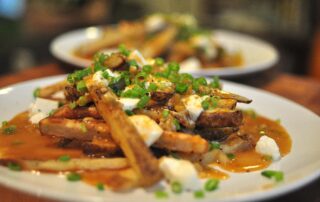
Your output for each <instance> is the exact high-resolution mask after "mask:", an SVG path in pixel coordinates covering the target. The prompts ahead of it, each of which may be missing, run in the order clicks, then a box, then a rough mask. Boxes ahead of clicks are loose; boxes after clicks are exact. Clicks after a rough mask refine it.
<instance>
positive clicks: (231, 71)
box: [49, 24, 280, 78]
mask: <svg viewBox="0 0 320 202" xmlns="http://www.w3.org/2000/svg"><path fill="white" fill-rule="evenodd" d="M107 26H116V24H109V25H98V26H89V27H83V28H79V29H74V30H70V31H67V32H65V33H62V34H60V35H58V36H56V37H55V38H53V40H52V41H51V42H50V45H49V51H50V53H51V54H52V55H53V56H54V57H55V58H56V59H58V60H61V61H63V62H66V63H68V64H71V65H74V66H76V67H78V68H85V67H87V66H88V65H90V62H89V61H90V60H87V59H83V58H81V57H77V56H75V55H73V54H72V53H70V50H69V52H67V51H65V52H64V51H60V50H59V49H58V47H57V46H58V45H59V44H60V43H62V42H63V41H64V40H65V38H68V37H72V36H73V37H74V36H76V35H79V36H80V35H83V33H84V32H85V30H87V29H92V28H93V29H96V30H97V31H98V32H100V31H101V29H102V28H103V27H107ZM211 32H212V33H213V34H214V33H218V34H219V33H220V34H227V35H237V36H239V37H241V38H244V39H247V40H251V41H254V42H256V43H257V44H259V45H262V46H264V47H265V48H267V49H269V50H270V51H271V52H272V53H273V56H274V57H273V58H272V59H271V60H269V61H266V62H264V63H260V64H252V65H249V66H248V65H247V66H243V67H232V66H230V67H228V68H216V69H214V68H213V69H205V68H202V69H199V70H193V71H186V72H187V73H190V74H195V75H202V76H211V75H217V76H221V77H225V78H230V77H238V76H242V75H247V74H252V73H258V72H261V71H265V70H267V69H269V68H271V67H273V66H274V65H275V64H277V63H278V62H279V59H280V56H279V51H278V50H277V49H276V47H275V46H274V45H272V44H271V43H269V42H268V41H266V40H263V39H261V38H258V37H256V36H252V35H249V34H245V33H242V32H236V31H232V30H227V29H211ZM70 49H72V50H74V48H72V47H70Z"/></svg>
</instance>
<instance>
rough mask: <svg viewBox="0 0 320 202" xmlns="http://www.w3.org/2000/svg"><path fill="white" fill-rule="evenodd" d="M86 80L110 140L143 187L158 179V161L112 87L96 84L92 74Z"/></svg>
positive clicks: (159, 176)
mask: <svg viewBox="0 0 320 202" xmlns="http://www.w3.org/2000/svg"><path fill="white" fill-rule="evenodd" d="M85 82H86V85H87V88H88V91H89V93H90V95H91V97H92V99H93V101H94V103H95V105H96V107H97V109H98V112H99V113H100V115H101V116H102V118H103V119H104V120H105V122H106V123H107V124H108V125H109V127H110V132H111V136H112V138H113V140H114V141H115V142H116V143H117V144H118V145H119V146H120V147H121V149H122V151H123V152H124V154H125V156H126V157H127V158H128V161H129V164H130V165H131V167H132V168H133V169H134V170H135V172H136V173H137V175H138V177H139V182H140V185H141V186H145V187H146V186H151V185H153V184H155V183H156V182H158V181H159V180H160V179H161V178H162V177H163V175H162V173H161V171H160V169H159V165H158V160H157V159H156V158H155V157H154V156H153V155H152V153H151V151H150V150H149V148H148V147H147V146H146V144H145V143H144V142H143V140H142V138H141V136H140V135H139V133H138V131H137V129H136V128H135V127H134V125H133V124H132V123H131V121H130V120H129V118H128V117H127V115H126V114H125V112H124V111H123V110H122V106H121V105H120V103H119V102H118V101H117V100H116V96H115V95H114V94H113V92H112V90H111V89H110V88H108V87H100V86H97V85H96V84H95V83H94V82H93V81H92V78H91V77H87V78H85Z"/></svg>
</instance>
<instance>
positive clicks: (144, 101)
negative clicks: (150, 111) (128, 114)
mask: <svg viewBox="0 0 320 202" xmlns="http://www.w3.org/2000/svg"><path fill="white" fill-rule="evenodd" d="M149 100H150V97H149V96H146V95H144V96H142V97H141V98H140V101H139V102H138V104H137V107H138V108H140V109H142V108H143V107H145V106H146V105H147V104H148V102H149Z"/></svg>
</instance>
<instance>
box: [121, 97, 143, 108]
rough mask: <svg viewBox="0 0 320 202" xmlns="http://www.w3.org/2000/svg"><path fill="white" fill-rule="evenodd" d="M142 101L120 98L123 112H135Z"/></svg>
mask: <svg viewBox="0 0 320 202" xmlns="http://www.w3.org/2000/svg"><path fill="white" fill-rule="evenodd" d="M139 101H140V99H138V98H120V99H119V102H120V103H121V104H122V108H123V110H133V109H135V108H137V104H138V102H139Z"/></svg>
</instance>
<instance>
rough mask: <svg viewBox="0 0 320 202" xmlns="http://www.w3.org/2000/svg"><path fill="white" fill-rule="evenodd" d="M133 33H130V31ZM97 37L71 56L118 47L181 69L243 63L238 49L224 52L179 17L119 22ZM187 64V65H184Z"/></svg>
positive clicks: (192, 21) (189, 18)
mask: <svg viewBox="0 0 320 202" xmlns="http://www.w3.org/2000/svg"><path fill="white" fill-rule="evenodd" d="M132 30H134V32H133V31H132ZM102 32H103V34H102V36H101V37H100V38H98V39H96V40H93V41H89V42H84V43H83V44H81V45H80V46H79V47H78V48H77V49H76V50H75V54H76V55H77V56H80V57H83V58H91V57H92V56H93V55H94V54H95V53H96V52H99V51H101V52H103V51H113V50H114V48H115V47H117V46H118V45H119V44H125V45H126V46H127V47H129V48H132V49H138V50H139V51H140V52H141V53H142V55H143V56H144V57H146V58H155V57H163V58H165V60H166V61H176V62H179V63H181V64H182V65H183V66H187V63H190V61H192V63H193V64H194V65H197V68H200V67H201V68H202V67H210V68H213V67H236V66H241V65H242V64H243V56H242V53H241V52H240V51H239V50H237V51H236V50H228V49H227V48H226V47H224V46H223V44H221V43H219V42H218V41H217V40H216V39H214V38H213V36H212V31H210V30H206V29H203V28H200V27H199V26H198V25H197V22H196V20H195V19H194V17H192V16H190V15H183V14H171V15H167V14H153V15H150V16H146V17H145V18H143V19H140V20H136V21H123V22H120V23H119V24H117V25H116V26H108V27H105V28H104V29H103V31H102ZM188 61H189V62H188Z"/></svg>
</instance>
